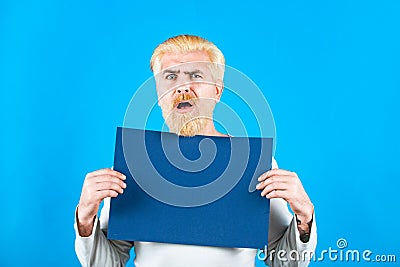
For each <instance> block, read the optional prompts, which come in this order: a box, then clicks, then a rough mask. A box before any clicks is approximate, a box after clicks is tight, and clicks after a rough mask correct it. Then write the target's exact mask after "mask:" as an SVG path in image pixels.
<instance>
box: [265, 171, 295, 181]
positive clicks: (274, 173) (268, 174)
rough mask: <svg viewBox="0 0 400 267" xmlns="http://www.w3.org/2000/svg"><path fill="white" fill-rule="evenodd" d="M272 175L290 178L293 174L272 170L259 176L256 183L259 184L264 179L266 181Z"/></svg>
mask: <svg viewBox="0 0 400 267" xmlns="http://www.w3.org/2000/svg"><path fill="white" fill-rule="evenodd" d="M274 175H281V176H283V175H287V176H289V175H290V176H292V175H293V172H290V171H286V170H282V169H272V170H269V171H267V172H265V173H264V174H262V175H260V177H259V178H258V181H259V182H261V181H264V180H265V179H268V178H269V177H272V176H274Z"/></svg>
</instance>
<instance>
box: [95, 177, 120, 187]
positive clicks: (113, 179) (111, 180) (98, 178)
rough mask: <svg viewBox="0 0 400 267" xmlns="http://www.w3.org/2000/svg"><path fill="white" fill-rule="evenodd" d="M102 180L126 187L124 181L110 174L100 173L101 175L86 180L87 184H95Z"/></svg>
mask: <svg viewBox="0 0 400 267" xmlns="http://www.w3.org/2000/svg"><path fill="white" fill-rule="evenodd" d="M103 182H113V183H116V184H119V185H120V186H121V187H122V188H126V183H124V182H123V181H122V180H121V179H119V178H117V177H115V176H112V175H101V176H94V177H92V178H91V180H90V181H89V182H88V183H89V184H96V183H103Z"/></svg>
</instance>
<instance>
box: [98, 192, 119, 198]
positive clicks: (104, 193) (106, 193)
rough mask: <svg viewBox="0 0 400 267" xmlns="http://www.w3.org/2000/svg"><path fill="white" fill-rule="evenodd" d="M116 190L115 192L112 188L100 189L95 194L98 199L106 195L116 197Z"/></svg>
mask: <svg viewBox="0 0 400 267" xmlns="http://www.w3.org/2000/svg"><path fill="white" fill-rule="evenodd" d="M117 196H118V192H115V191H114V190H102V191H98V192H97V194H96V197H97V198H98V199H100V200H103V199H105V198H106V197H117Z"/></svg>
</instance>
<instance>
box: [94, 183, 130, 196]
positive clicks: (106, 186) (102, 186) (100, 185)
mask: <svg viewBox="0 0 400 267" xmlns="http://www.w3.org/2000/svg"><path fill="white" fill-rule="evenodd" d="M93 189H94V190H96V191H102V190H114V191H116V192H118V193H120V194H122V193H123V192H124V189H123V188H122V187H121V186H120V185H119V184H117V183H113V182H110V181H108V182H101V183H96V185H95V186H94V188H93Z"/></svg>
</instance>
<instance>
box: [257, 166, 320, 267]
mask: <svg viewBox="0 0 400 267" xmlns="http://www.w3.org/2000/svg"><path fill="white" fill-rule="evenodd" d="M272 168H273V169H274V168H278V165H277V163H276V161H275V159H273V163H272ZM270 203H271V206H270V207H271V209H270V222H269V233H268V236H269V238H268V248H267V254H266V255H265V260H264V262H265V263H266V264H267V265H268V266H293V267H294V266H299V267H303V266H308V264H309V263H310V260H311V258H312V255H313V253H314V252H315V248H316V246H317V225H316V219H315V214H313V220H312V224H311V231H310V239H309V240H308V242H306V243H303V242H302V241H301V240H300V232H299V230H298V229H297V223H296V217H295V216H294V215H292V214H291V213H290V211H289V209H288V206H287V203H286V201H285V200H283V199H280V198H278V199H271V202H270Z"/></svg>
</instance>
